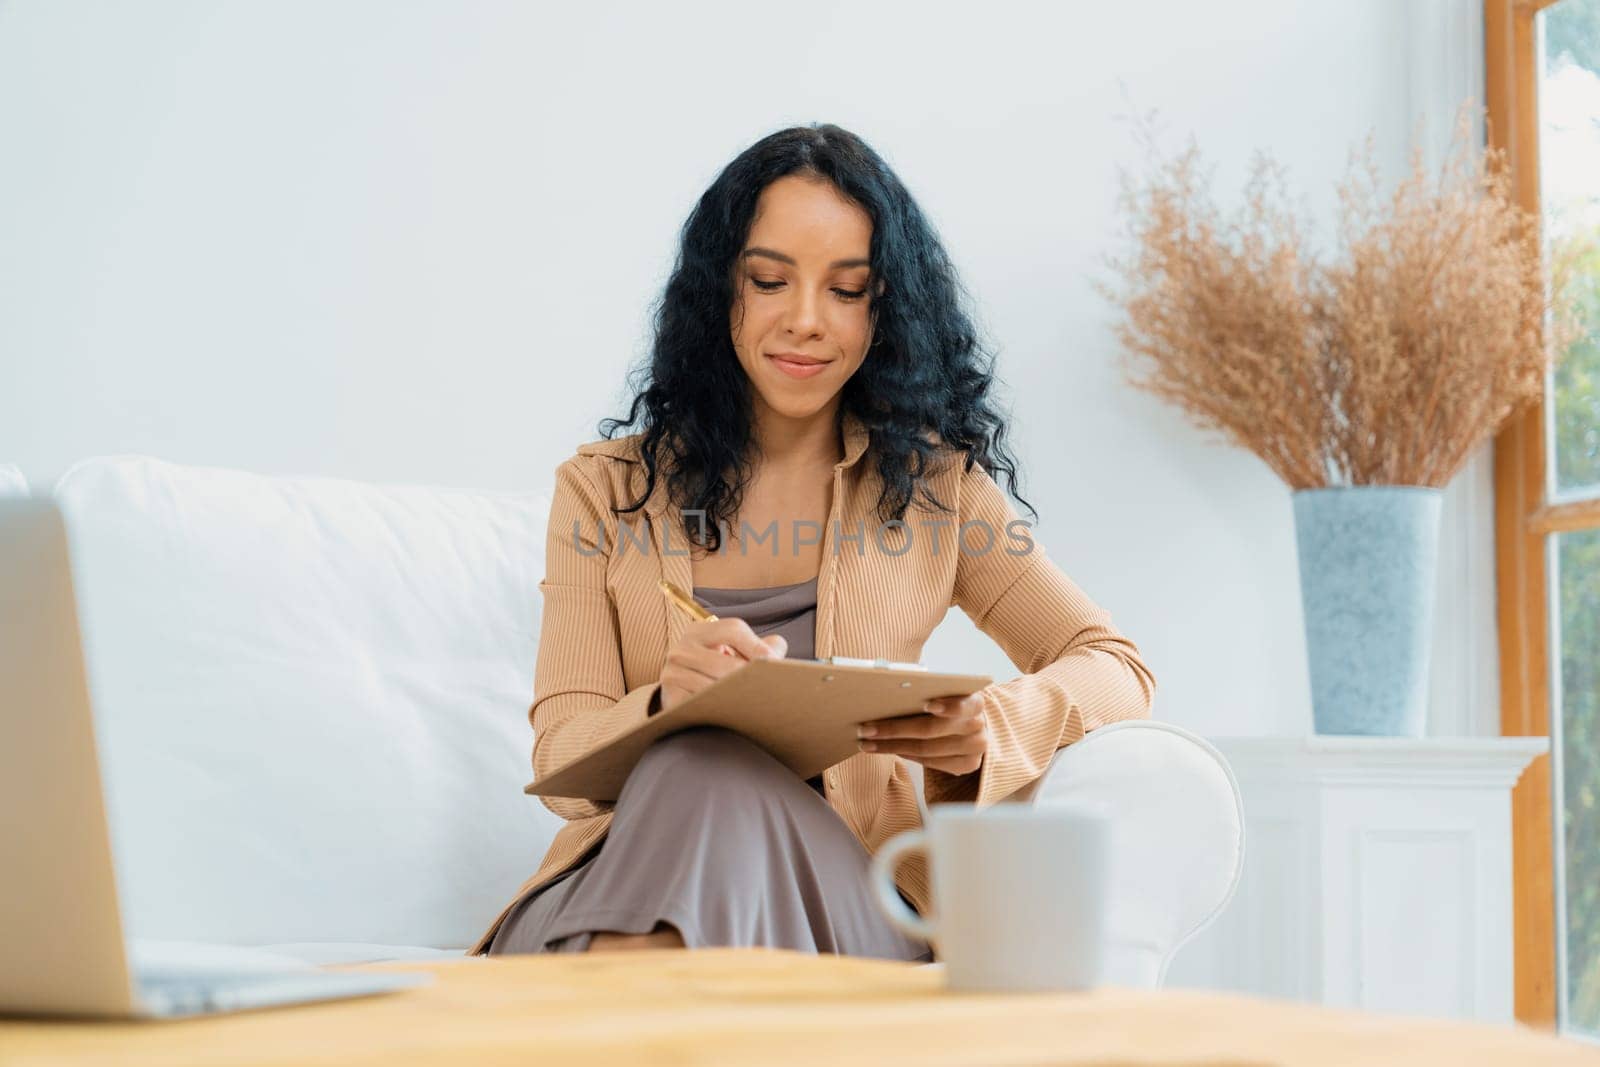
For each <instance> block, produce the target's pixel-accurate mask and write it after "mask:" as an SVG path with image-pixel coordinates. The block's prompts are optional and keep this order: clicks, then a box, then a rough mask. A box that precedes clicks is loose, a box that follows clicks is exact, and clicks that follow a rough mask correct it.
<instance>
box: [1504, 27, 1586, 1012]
mask: <svg viewBox="0 0 1600 1067" xmlns="http://www.w3.org/2000/svg"><path fill="white" fill-rule="evenodd" d="M1558 2H1559V0H1484V9H1483V12H1484V13H1483V28H1484V35H1483V37H1484V40H1483V43H1484V96H1485V102H1486V104H1487V108H1488V118H1489V126H1488V141H1489V144H1490V145H1492V146H1494V147H1497V148H1503V149H1504V150H1505V152H1506V163H1507V165H1508V166H1509V168H1510V171H1511V182H1512V189H1513V192H1514V195H1515V197H1516V201H1517V203H1518V204H1519V205H1520V206H1521V207H1523V208H1526V209H1527V210H1529V211H1532V212H1534V213H1535V214H1537V213H1539V211H1540V204H1539V109H1538V93H1539V82H1538V77H1539V57H1538V55H1537V54H1536V51H1535V50H1536V48H1537V46H1538V40H1537V34H1536V26H1535V19H1536V17H1537V16H1538V14H1539V12H1540V11H1543V10H1544V9H1545V8H1547V7H1550V6H1552V5H1554V4H1555V3H1558ZM1544 424H1545V404H1544V397H1543V395H1541V396H1540V397H1539V399H1538V400H1537V401H1536V402H1534V403H1533V404H1531V405H1529V406H1528V407H1527V408H1526V409H1524V410H1523V411H1522V412H1520V413H1519V414H1518V415H1516V416H1514V417H1513V418H1512V420H1511V421H1510V422H1508V423H1507V424H1506V426H1505V427H1504V429H1502V430H1501V431H1500V433H1498V434H1497V435H1496V436H1495V440H1494V498H1495V503H1494V511H1495V515H1494V524H1495V578H1496V593H1497V601H1498V603H1497V606H1496V611H1497V616H1498V624H1499V638H1500V732H1501V734H1502V735H1505V736H1508V737H1511V736H1533V737H1550V736H1551V733H1550V717H1551V715H1552V713H1553V710H1552V708H1551V706H1550V664H1551V660H1550V622H1549V620H1550V591H1549V575H1548V573H1547V568H1546V556H1545V552H1546V539H1547V538H1548V537H1549V535H1551V534H1554V533H1563V532H1567V531H1572V530H1581V529H1590V528H1593V527H1596V526H1600V501H1583V502H1580V503H1571V504H1559V505H1552V504H1550V503H1549V501H1548V499H1547V498H1546V494H1545V482H1546V470H1547V464H1548V463H1549V462H1551V457H1549V456H1547V455H1546V448H1547V444H1546V438H1545V425H1544ZM1555 755H1556V754H1555V753H1553V752H1552V753H1547V754H1545V755H1541V756H1540V757H1538V758H1537V759H1536V760H1534V761H1533V762H1532V763H1531V764H1530V765H1529V767H1528V769H1527V771H1526V772H1525V773H1524V774H1523V776H1522V779H1521V780H1520V781H1519V782H1518V783H1517V786H1516V788H1515V790H1513V792H1512V797H1511V817H1512V865H1513V882H1512V900H1513V908H1514V917H1513V931H1514V933H1513V937H1514V946H1515V949H1514V951H1515V961H1516V962H1515V968H1514V969H1515V980H1516V986H1515V988H1516V998H1515V1003H1516V1009H1515V1010H1516V1016H1517V1019H1518V1020H1519V1021H1521V1022H1524V1023H1528V1024H1530V1025H1534V1026H1539V1027H1547V1028H1552V1029H1553V1028H1555V1027H1556V1025H1557V1023H1558V1013H1557V998H1558V997H1559V996H1561V995H1562V994H1561V990H1559V989H1558V988H1557V981H1558V975H1557V969H1556V959H1557V956H1556V952H1557V945H1556V930H1557V924H1556V893H1555V890H1556V881H1555V880H1556V877H1557V872H1556V869H1555V850H1554V845H1555V841H1554V827H1555V825H1556V819H1555V812H1554V807H1553V806H1554V796H1553V794H1552V783H1551V760H1552V759H1554V758H1555Z"/></svg>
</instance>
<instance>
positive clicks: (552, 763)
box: [528, 458, 661, 819]
mask: <svg viewBox="0 0 1600 1067" xmlns="http://www.w3.org/2000/svg"><path fill="white" fill-rule="evenodd" d="M580 462H581V461H580V460H579V459H577V458H572V459H568V460H566V461H565V462H564V463H562V464H561V466H560V467H558V468H556V487H555V495H554V497H553V499H552V500H551V504H550V525H549V530H548V532H547V534H546V538H545V573H544V578H543V580H541V581H540V582H539V593H540V596H541V597H542V598H543V608H544V610H543V617H542V619H541V621H540V624H539V654H538V659H537V662H536V663H535V666H534V682H533V691H534V699H533V706H532V707H531V708H530V709H529V711H528V719H529V722H530V723H531V724H532V725H533V778H534V781H536V782H537V781H538V780H539V779H540V778H542V777H544V776H545V775H547V774H549V773H550V772H552V771H553V770H555V769H556V768H557V767H560V766H562V765H563V764H565V763H567V762H568V761H570V760H573V759H576V758H577V757H579V756H581V755H583V754H585V753H587V752H590V751H592V750H593V749H595V748H598V747H599V746H601V745H603V744H605V743H606V742H607V741H608V740H610V739H611V738H613V737H615V736H617V735H618V734H620V733H622V732H623V731H625V730H628V729H629V728H631V727H633V726H634V725H636V724H638V723H641V722H643V721H644V720H645V719H646V718H647V717H648V716H649V715H650V714H651V712H653V711H654V710H656V709H657V708H658V707H659V704H658V696H659V693H660V689H661V683H660V682H659V681H654V682H650V683H648V684H646V685H641V686H639V687H637V688H635V689H633V690H631V691H628V690H625V689H624V686H625V684H626V682H625V680H624V676H623V671H622V636H621V631H620V629H619V627H618V624H617V611H616V605H615V604H613V603H612V600H611V595H610V593H609V592H608V591H607V588H606V569H607V565H608V561H609V559H610V554H611V551H612V550H614V549H615V547H616V545H617V533H618V530H617V525H618V519H617V517H616V516H615V515H613V514H612V512H611V508H610V505H609V504H608V503H607V500H606V496H605V494H604V493H602V492H601V491H600V490H599V489H598V488H596V486H595V483H594V481H593V479H591V478H590V477H589V475H588V474H587V473H586V472H585V470H584V468H583V467H582V466H581V465H580ZM539 799H540V800H542V801H544V804H545V807H547V808H549V809H550V810H551V811H553V812H555V813H556V814H557V815H559V816H561V817H562V818H563V819H583V818H588V817H590V816H594V815H598V814H601V813H603V812H607V811H610V810H612V809H613V808H614V807H615V806H616V805H615V803H614V802H612V801H597V800H585V799H582V798H578V797H549V796H541V797H540V798H539Z"/></svg>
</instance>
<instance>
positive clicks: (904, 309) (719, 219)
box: [599, 123, 1037, 551]
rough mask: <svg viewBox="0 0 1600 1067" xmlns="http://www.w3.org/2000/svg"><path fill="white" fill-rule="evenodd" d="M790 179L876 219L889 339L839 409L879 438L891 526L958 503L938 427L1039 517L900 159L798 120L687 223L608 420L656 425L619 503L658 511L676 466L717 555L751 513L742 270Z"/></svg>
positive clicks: (648, 429) (731, 168) (733, 171)
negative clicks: (623, 406) (739, 342)
mask: <svg viewBox="0 0 1600 1067" xmlns="http://www.w3.org/2000/svg"><path fill="white" fill-rule="evenodd" d="M790 174H796V175H800V176H802V177H807V178H816V179H821V180H826V181H828V182H830V183H832V185H833V186H834V188H835V189H837V190H838V191H839V192H840V193H841V194H842V195H843V196H844V197H845V198H846V199H847V200H850V201H852V202H853V203H855V204H857V205H859V206H860V207H861V208H862V209H863V210H864V211H866V213H867V214H868V215H869V216H870V217H871V219H872V244H871V252H870V258H871V260H872V262H871V267H870V270H871V275H872V277H873V279H874V285H875V287H877V295H875V296H874V297H873V298H872V304H871V312H872V314H873V316H874V321H875V324H876V329H875V333H874V344H873V347H872V349H871V353H870V354H869V355H868V357H867V359H866V360H865V361H864V362H863V363H862V364H861V367H860V368H859V369H858V370H857V371H856V373H855V374H854V375H852V376H851V378H850V380H849V381H848V382H846V383H845V385H844V387H843V389H842V390H841V394H840V414H841V417H842V415H843V413H844V412H845V411H849V412H851V413H853V414H855V415H856V416H858V417H859V418H860V419H861V420H862V422H863V423H864V424H865V425H866V426H867V427H868V429H869V431H870V444H869V446H868V447H869V452H870V454H871V456H872V457H873V458H874V459H875V461H876V464H877V470H878V473H879V475H880V476H881V479H882V483H883V492H882V493H881V494H880V496H879V500H878V505H877V507H878V515H879V519H880V521H884V522H887V521H889V520H891V519H900V518H902V516H903V515H904V514H905V511H906V509H907V507H908V506H910V505H911V504H912V503H913V502H914V499H915V496H916V492H917V490H918V489H920V490H921V493H922V496H923V498H924V499H926V500H927V501H929V502H931V504H932V505H933V507H934V509H936V510H937V511H940V512H950V511H951V510H953V509H951V508H950V507H949V506H948V505H946V504H944V503H943V502H941V501H939V500H938V499H937V498H936V497H934V495H933V493H932V492H931V491H930V490H929V488H928V485H927V481H926V477H927V474H928V472H929V464H930V463H931V462H938V461H940V458H941V457H939V456H938V455H937V454H936V453H937V452H938V448H937V447H936V445H935V443H934V442H933V441H931V440H930V439H929V434H930V431H931V432H932V433H935V434H937V435H938V439H939V440H942V441H943V443H944V446H945V448H947V449H949V450H951V451H950V452H949V453H946V456H948V455H950V454H954V453H964V454H965V457H966V458H965V461H964V467H963V469H964V470H971V469H972V464H973V463H974V462H977V463H981V464H983V467H984V469H985V470H986V471H989V472H991V473H992V472H997V471H998V472H1003V473H1004V474H1005V476H1006V478H1007V480H1008V482H1009V484H1010V488H1011V494H1012V495H1013V496H1015V497H1016V498H1017V499H1018V500H1020V501H1022V503H1023V504H1024V505H1025V506H1027V508H1028V510H1029V512H1031V513H1033V514H1034V515H1035V517H1036V516H1037V512H1036V511H1035V510H1034V508H1033V506H1032V505H1031V504H1028V503H1027V501H1026V500H1023V499H1022V497H1021V495H1020V494H1019V493H1018V492H1017V469H1016V468H1017V464H1016V462H1015V460H1014V459H1013V457H1012V456H1011V454H1010V452H1009V450H1008V449H1007V447H1006V444H1005V435H1006V422H1005V419H1004V418H1003V417H1002V416H1001V414H1000V413H999V412H998V411H996V410H995V408H994V406H993V403H992V401H991V400H990V397H989V393H990V388H991V386H992V384H993V382H994V380H995V379H994V371H993V367H994V355H993V353H992V352H991V351H988V350H987V349H986V347H985V346H983V345H982V344H981V343H980V340H979V338H978V335H977V330H976V328H975V327H974V325H973V323H972V320H971V318H970V317H969V316H968V314H967V313H966V312H965V311H964V310H963V307H962V303H963V300H964V298H965V296H966V292H965V289H964V288H963V287H962V285H961V283H960V281H959V280H958V278H957V276H956V271H955V268H954V266H953V265H952V264H951V262H950V258H949V256H948V255H947V254H946V252H945V250H944V247H943V245H942V244H941V243H940V241H939V238H938V235H937V233H936V232H935V230H934V228H933V226H932V225H930V224H929V222H928V220H927V219H926V218H925V217H924V216H923V214H922V211H921V209H920V208H918V206H917V204H916V201H915V200H913V199H912V197H911V194H910V193H909V192H908V191H907V190H906V187H905V186H904V185H903V184H902V183H901V181H900V179H899V178H898V177H897V176H896V175H895V173H894V172H893V171H892V170H890V168H889V166H888V164H887V163H885V162H884V161H883V159H882V158H881V157H880V156H879V155H878V154H877V153H876V152H875V151H873V150H872V148H871V147H870V146H868V145H867V144H866V142H865V141H863V140H862V139H861V138H860V137H858V136H856V135H855V134H853V133H851V132H850V131H848V130H845V129H842V128H840V127H838V126H835V125H832V124H831V123H813V124H812V125H810V126H792V127H789V128H788V129H784V130H779V131H777V132H776V133H771V134H768V135H767V136H766V137H763V138H762V139H761V140H759V141H757V142H756V143H755V144H753V145H751V146H750V147H749V148H747V149H745V150H744V151H743V152H741V153H740V154H739V156H738V157H737V158H735V159H734V160H733V161H732V162H731V163H729V164H728V165H727V166H726V167H724V168H723V170H722V173H721V174H719V175H718V176H717V178H716V180H715V181H713V182H712V183H711V186H710V187H709V188H708V189H707V190H706V191H705V193H704V194H702V195H701V197H700V200H699V202H698V203H697V204H696V205H695V207H694V210H693V211H692V212H690V214H689V217H688V219H687V220H686V221H685V222H684V224H683V228H682V231H681V234H680V245H679V250H678V257H677V262H676V263H675V265H674V267H673V270H672V274H671V277H670V278H669V279H668V280H667V284H666V288H665V291H664V292H663V294H662V297H661V299H660V300H659V301H658V302H657V304H656V306H655V310H654V334H655V338H654V343H653V345H652V348H651V351H650V353H649V355H648V357H647V360H646V362H645V363H644V364H643V365H642V366H640V367H638V368H636V369H635V371H634V372H633V373H632V374H630V387H631V388H632V389H633V390H634V397H633V401H632V404H631V406H630V408H629V411H628V417H627V418H626V419H609V418H608V419H604V420H602V421H601V423H600V424H599V429H600V432H601V435H602V436H603V437H605V438H607V439H610V438H611V437H612V436H613V431H615V430H617V429H620V428H624V427H629V426H632V425H634V424H635V423H636V422H638V423H642V427H643V436H642V437H641V439H640V452H641V455H642V458H643V460H644V465H645V471H646V475H647V479H648V480H647V483H646V485H645V488H644V492H643V496H641V497H640V499H639V500H638V501H637V502H635V503H633V504H631V505H629V506H627V507H621V508H617V509H615V510H616V511H617V512H618V513H622V512H632V511H636V510H638V509H639V508H640V507H643V506H644V502H645V500H647V499H648V498H649V496H650V494H651V492H652V491H653V490H654V488H655V484H656V479H657V477H658V476H661V472H662V470H663V467H664V469H665V477H666V478H667V486H668V490H669V493H670V496H671V498H672V499H673V500H674V501H675V502H677V503H678V505H679V506H680V507H681V508H683V509H686V510H696V509H698V510H703V512H704V521H703V522H702V521H695V522H690V521H689V518H688V516H685V517H684V527H685V534H686V536H687V537H688V538H689V540H690V541H691V542H694V543H700V542H699V541H698V538H697V536H696V535H697V532H698V533H699V534H701V535H703V536H705V537H707V538H709V542H708V544H707V547H709V549H710V550H712V551H716V550H717V549H718V548H719V547H720V544H721V532H720V528H719V527H720V525H721V524H723V523H727V524H728V525H730V526H731V525H732V524H733V521H734V519H735V517H736V516H737V515H738V511H739V502H740V499H741V497H742V493H743V490H744V488H745V486H747V485H748V484H749V478H750V475H751V473H752V472H751V470H750V466H749V462H750V458H749V457H750V451H751V450H750V448H749V445H750V441H751V425H750V422H751V417H750V413H751V409H752V405H751V393H752V390H753V386H752V385H751V383H750V380H749V378H748V376H747V375H746V373H745V371H744V368H743V367H742V366H741V365H740V363H739V359H738V356H737V355H736V353H735V352H734V348H733V340H732V336H731V321H730V317H729V315H730V309H731V307H732V304H733V301H734V294H735V291H736V290H735V287H736V285H737V281H736V269H737V265H738V259H739V255H740V253H741V252H742V251H743V249H744V244H745V241H746V240H747V238H748V237H749V233H750V227H751V224H752V221H753V219H754V217H755V211H756V201H757V199H758V198H759V197H760V195H761V192H762V190H763V189H765V188H766V187H767V185H769V184H770V183H772V182H773V181H776V180H777V179H778V178H782V177H784V176H786V175H790ZM663 458H665V459H666V460H668V462H666V463H665V464H664V465H663V464H662V462H661V460H662V459H663ZM863 458H866V457H863ZM734 472H736V478H735V479H733V480H731V481H730V478H729V474H730V473H734Z"/></svg>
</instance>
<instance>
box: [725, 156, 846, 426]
mask: <svg viewBox="0 0 1600 1067" xmlns="http://www.w3.org/2000/svg"><path fill="white" fill-rule="evenodd" d="M871 241H872V220H871V218H869V217H868V215H867V213H866V212H865V211H863V210H862V209H861V208H860V207H858V206H857V205H855V204H852V203H850V202H849V201H848V200H846V199H844V197H843V195H842V194H840V193H839V191H838V190H837V189H836V188H834V186H833V185H831V184H829V183H827V182H822V181H817V180H815V179H806V178H801V177H797V176H795V175H788V176H786V177H783V178H779V179H778V180H776V181H774V182H772V183H771V184H770V185H768V186H767V187H766V188H765V189H763V190H762V192H761V196H760V198H759V199H758V200H757V202H756V217H755V221H754V222H753V223H752V224H751V227H750V236H749V238H748V239H747V240H746V242H745V247H744V251H743V254H742V255H741V256H740V257H739V260H738V261H737V262H736V263H735V264H734V301H733V307H732V308H730V309H729V319H730V321H731V323H732V328H733V348H734V351H735V352H736V353H738V356H739V363H740V365H741V366H743V367H744V372H745V374H747V375H749V377H750V381H751V383H752V384H753V385H754V386H755V404H756V406H757V409H758V410H757V416H758V418H759V417H761V416H764V415H765V414H766V413H767V411H770V412H772V413H775V414H777V415H780V416H784V417H787V418H795V419H803V418H808V417H810V416H813V415H816V414H817V413H818V412H820V411H823V410H824V409H826V408H828V407H829V406H830V405H833V404H834V401H835V399H836V398H837V397H838V395H839V391H840V390H841V389H843V388H844V383H845V382H847V381H849V380H850V376H851V375H853V374H854V373H855V372H856V370H857V369H858V368H859V367H860V366H861V364H862V362H863V361H864V360H865V359H866V358H867V349H868V347H869V346H870V345H871V344H872V321H871V311H870V307H871V302H872V290H871V289H869V283H871V282H872V281H873V279H872V277H871V273H870V271H869V269H868V262H867V256H868V253H869V251H870V248H871ZM784 355H789V356H793V357H795V359H796V360H799V361H807V362H809V361H816V363H815V365H812V366H804V365H802V363H800V362H793V363H791V362H787V361H784V360H782V359H781V358H780V357H782V356H784ZM762 408H765V409H767V410H766V411H763V410H761V409H762Z"/></svg>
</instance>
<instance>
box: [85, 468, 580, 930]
mask: <svg viewBox="0 0 1600 1067" xmlns="http://www.w3.org/2000/svg"><path fill="white" fill-rule="evenodd" d="M54 492H55V495H56V498H57V499H58V500H59V502H60V504H61V507H62V511H63V514H64V515H65V517H66V520H67V528H68V535H69V539H70V544H71V548H72V558H73V566H74V574H75V577H76V588H77V596H78V600H79V606H80V611H81V613H82V622H83V633H84V642H85V647H86V649H87V653H88V664H89V677H90V684H91V687H92V693H93V696H94V699H95V704H96V714H97V724H98V727H97V733H98V736H99V738H100V749H101V757H102V764H103V772H104V776H105V779H106V782H107V800H108V807H109V810H110V821H111V826H112V831H113V838H114V841H115V846H114V847H115V853H116V858H117V872H118V877H119V883H120V888H121V890H122V893H123V906H124V915H125V918H126V921H127V925H128V927H129V932H130V934H133V935H138V936H141V937H146V938H160V939H173V940H187V941H203V942H225V943H229V944H238V945H266V944H285V943H317V942H328V943H365V944H378V945H402V946H421V947H433V948H454V949H461V950H464V949H465V947H466V946H467V945H470V944H471V943H472V942H473V940H474V939H475V938H476V937H477V936H478V935H479V933H481V932H482V930H483V928H484V926H486V925H487V924H488V922H489V921H490V920H492V919H493V918H494V916H495V914H496V913H497V912H498V911H499V909H500V908H501V906H502V905H503V904H504V903H505V902H506V900H508V899H509V898H510V897H511V896H512V895H513V894H514V893H515V892H516V890H517V888H518V886H520V885H521V884H522V882H523V881H524V880H525V879H526V878H527V877H528V875H529V874H530V873H532V871H533V870H534V868H535V867H537V865H538V862H539V860H540V858H541V857H542V856H543V854H544V851H545V849H546V847H547V846H548V843H549V841H550V838H551V837H552V836H553V835H554V833H555V831H556V829H557V827H558V826H559V822H560V820H559V819H557V818H556V817H555V816H554V815H552V814H551V813H550V812H549V810H548V809H546V808H545V807H544V806H543V805H542V804H540V803H539V802H538V801H537V799H536V798H533V797H529V796H527V795H525V794H524V793H523V792H522V786H523V784H524V783H525V782H526V781H527V779H528V776H529V774H530V767H529V751H530V746H531V740H532V735H531V732H530V729H529V725H528V719H527V710H528V706H529V704H530V702H531V700H532V695H533V668H534V663H535V661H536V643H535V642H536V637H537V634H538V629H539V611H540V597H539V595H538V581H539V578H540V576H541V574H542V572H543V564H544V539H545V529H546V524H547V522H548V514H549V506H550V500H549V494H548V491H539V492H528V493H506V492H488V491H476V490H467V489H450V488H436V487H428V486H402V485H376V484H367V483H362V482H356V481H348V480H341V479H334V478H319V477H305V478H295V477H268V476H262V475H257V474H252V473H247V472H244V471H238V470H226V469H219V468H211V467H199V466H184V465H179V464H175V463H171V462H167V461H164V460H160V459H155V458H151V457H145V456H110V457H98V458H94V459H88V460H84V461H82V462H80V463H78V464H77V465H75V466H74V467H72V468H71V469H70V470H69V471H67V473H66V474H64V475H62V477H61V478H60V479H59V481H58V482H57V484H56V486H55V490H54Z"/></svg>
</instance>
